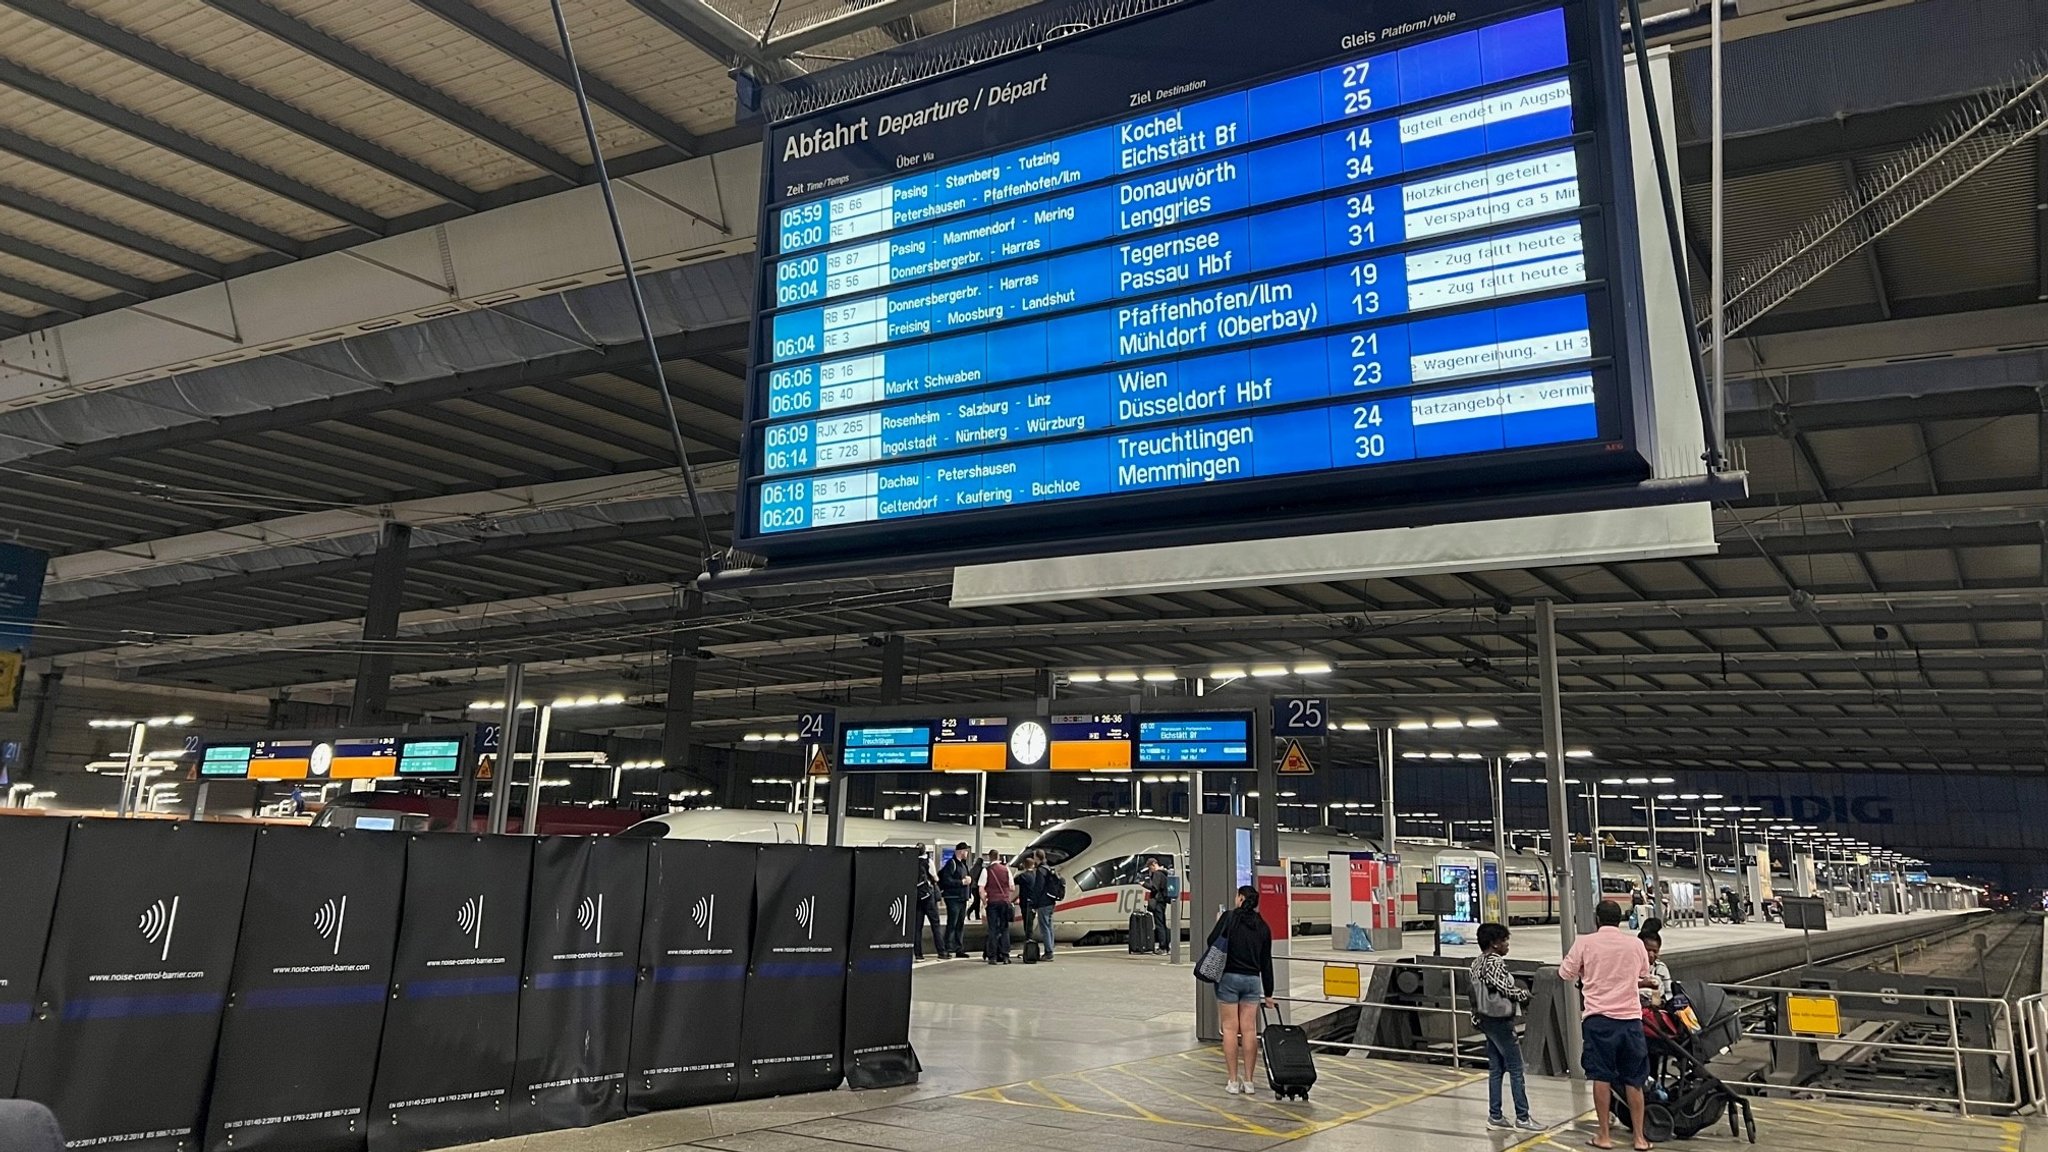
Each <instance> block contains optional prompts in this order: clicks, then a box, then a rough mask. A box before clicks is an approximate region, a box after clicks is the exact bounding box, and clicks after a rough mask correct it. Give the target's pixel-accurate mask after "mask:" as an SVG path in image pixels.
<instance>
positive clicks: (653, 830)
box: [619, 820, 668, 840]
mask: <svg viewBox="0 0 2048 1152" xmlns="http://www.w3.org/2000/svg"><path fill="white" fill-rule="evenodd" d="M619 835H621V836H624V837H627V838H629V839H633V840H661V839H665V838H666V837H667V836H668V825H667V824H665V823H663V822H662V821H660V820H642V821H641V822H640V823H638V824H635V825H633V826H632V827H630V828H627V829H626V830H625V831H623V832H620V833H619Z"/></svg>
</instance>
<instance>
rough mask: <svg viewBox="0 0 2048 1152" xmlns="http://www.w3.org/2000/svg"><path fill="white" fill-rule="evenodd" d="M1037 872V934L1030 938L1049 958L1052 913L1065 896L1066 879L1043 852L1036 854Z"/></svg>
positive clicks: (1046, 957) (1045, 957) (1050, 956)
mask: <svg viewBox="0 0 2048 1152" xmlns="http://www.w3.org/2000/svg"><path fill="white" fill-rule="evenodd" d="M1038 872H1039V876H1040V883H1039V904H1038V934H1037V935H1036V936H1034V937H1032V938H1033V939H1035V940H1037V941H1038V942H1039V945H1040V946H1041V947H1043V948H1044V949H1045V955H1044V957H1043V958H1044V959H1045V960H1051V959H1052V914H1053V912H1054V910H1056V909H1057V908H1058V907H1059V905H1060V901H1062V900H1064V899H1066V898H1067V881H1066V877H1064V876H1061V875H1060V874H1059V873H1058V872H1055V871H1053V867H1052V864H1051V862H1050V861H1048V860H1047V858H1046V855H1045V853H1043V852H1040V853H1039V854H1038Z"/></svg>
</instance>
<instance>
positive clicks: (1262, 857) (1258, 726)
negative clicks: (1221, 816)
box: [1252, 696, 1280, 866]
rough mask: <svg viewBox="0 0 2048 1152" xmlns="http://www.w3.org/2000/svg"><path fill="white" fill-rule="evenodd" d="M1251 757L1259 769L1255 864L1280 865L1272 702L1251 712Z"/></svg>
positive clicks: (1278, 795)
mask: <svg viewBox="0 0 2048 1152" xmlns="http://www.w3.org/2000/svg"><path fill="white" fill-rule="evenodd" d="M1252 755H1254V756H1256V757H1258V760H1257V764H1258V769H1259V834H1258V835H1259V853H1258V856H1259V863H1261V864H1265V865H1268V866H1271V865H1275V864H1278V863H1280V771H1279V767H1280V766H1279V757H1278V754H1277V752H1276V751H1275V749H1274V747H1273V700H1272V698H1271V697H1270V696H1269V697H1267V698H1266V700H1265V701H1264V702H1263V703H1261V704H1260V705H1259V707H1257V708H1256V709H1254V710H1253V712H1252Z"/></svg>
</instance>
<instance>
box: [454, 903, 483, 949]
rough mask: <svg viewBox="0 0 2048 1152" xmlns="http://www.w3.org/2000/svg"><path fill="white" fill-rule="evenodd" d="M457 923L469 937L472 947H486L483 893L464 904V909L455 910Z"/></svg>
mask: <svg viewBox="0 0 2048 1152" xmlns="http://www.w3.org/2000/svg"><path fill="white" fill-rule="evenodd" d="M455 923H456V925H457V926H458V927H460V928H461V929H462V934H463V935H464V936H467V937H469V946H470V947H472V948H481V947H483V946H484V894H483V893H481V892H479V893H477V894H476V895H474V896H471V897H470V898H469V899H467V900H464V901H463V902H462V907H460V908H457V909H456V910H455Z"/></svg>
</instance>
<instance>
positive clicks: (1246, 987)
mask: <svg viewBox="0 0 2048 1152" xmlns="http://www.w3.org/2000/svg"><path fill="white" fill-rule="evenodd" d="M1207 949H1208V950H1207V952H1205V953H1204V955H1203V956H1202V961H1201V963H1200V964H1198V965H1196V969H1195V975H1196V976H1197V977H1199V978H1202V979H1206V980H1209V981H1211V982H1212V983H1214V984H1215V985H1216V1022H1217V1026H1218V1029H1219V1030H1220V1031H1221V1032H1222V1033H1223V1067H1224V1071H1225V1072H1226V1073H1227V1074H1228V1076H1229V1078H1230V1080H1229V1083H1228V1084H1226V1085H1225V1086H1224V1091H1226V1092H1229V1093H1231V1094H1233V1095H1236V1094H1238V1093H1243V1094H1244V1095H1247V1096H1248V1095H1250V1094H1251V1093H1252V1069H1254V1068H1256V1067H1258V1062H1259V1055H1258V1053H1259V1006H1260V1005H1261V1004H1267V1005H1270V1004H1272V1003H1273V929H1272V928H1270V927H1268V926H1267V924H1266V920H1265V917H1263V916H1260V915H1259V891H1258V889H1256V888H1253V887H1252V886H1251V885H1249V884H1247V885H1245V886H1244V887H1242V888H1239V889H1238V890H1237V907H1235V908H1232V909H1231V910H1229V911H1228V912H1225V913H1224V914H1223V915H1222V916H1220V917H1218V918H1217V920H1216V926H1215V927H1214V928H1211V929H1209V941H1208V945H1207ZM1219 956H1220V962H1219ZM1240 1069H1242V1073H1241V1074H1240Z"/></svg>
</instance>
